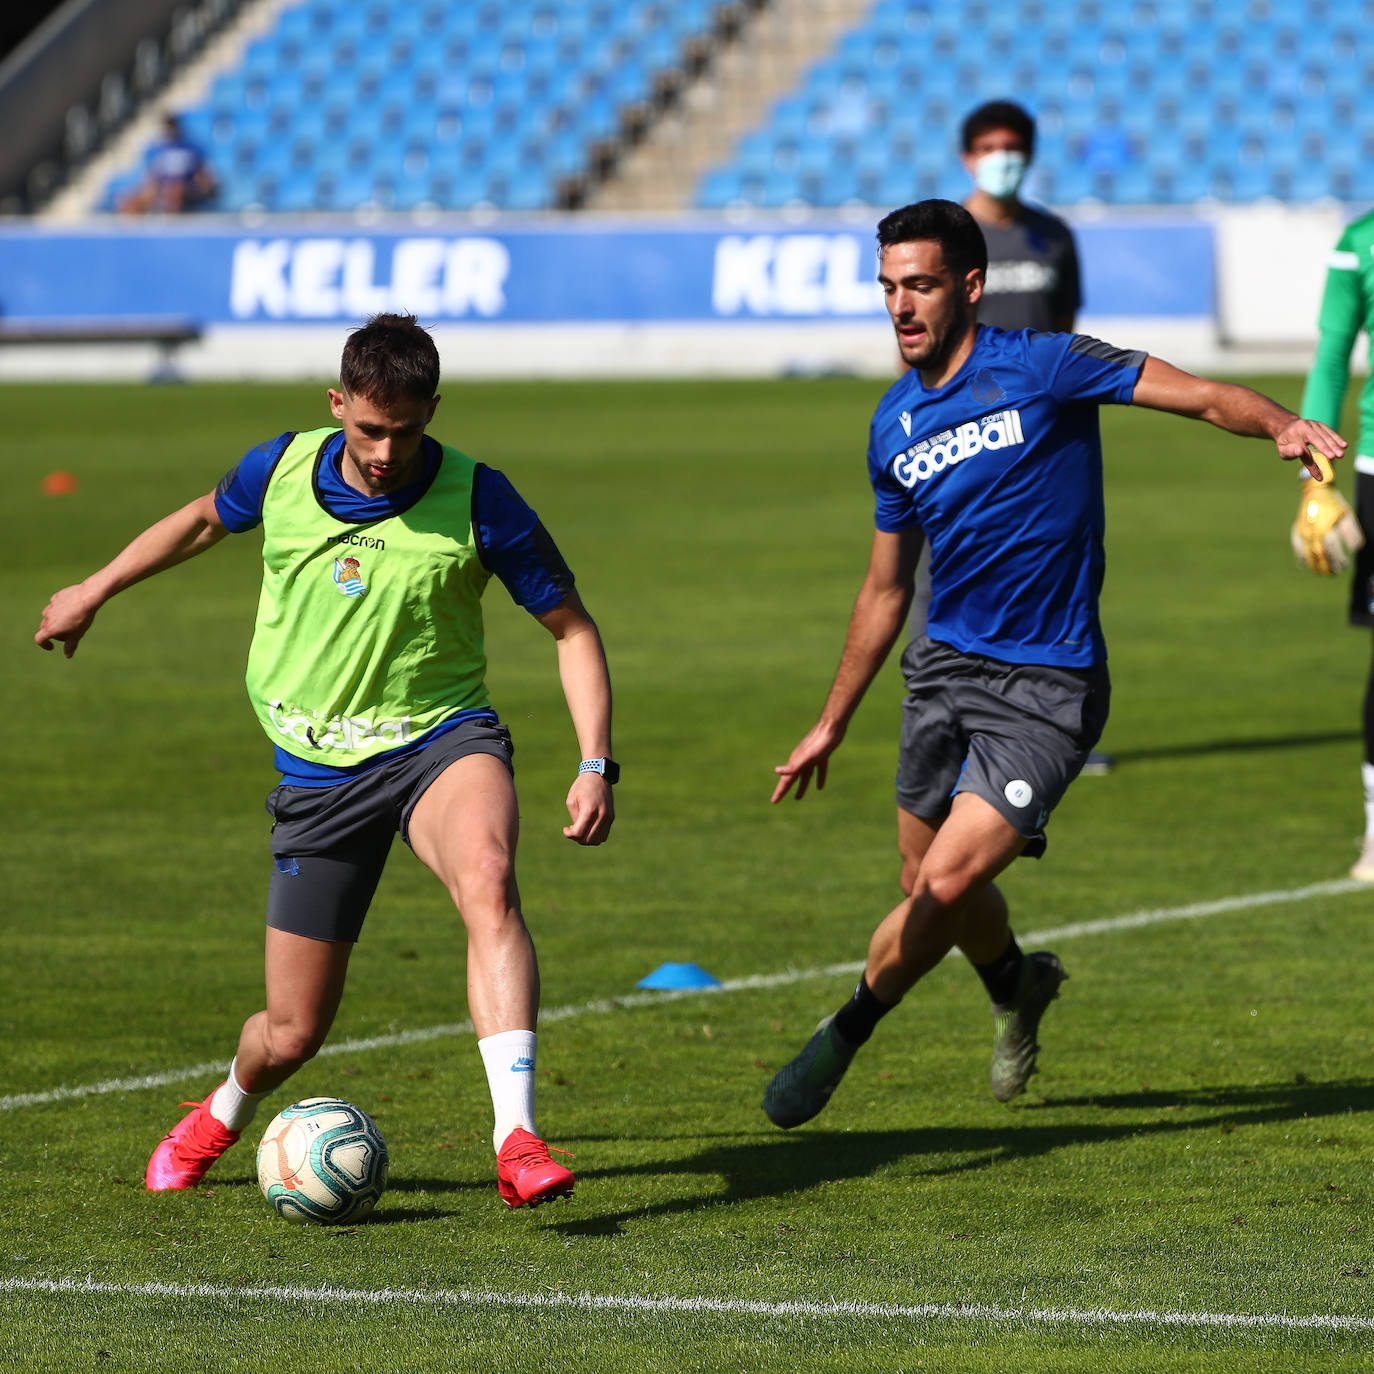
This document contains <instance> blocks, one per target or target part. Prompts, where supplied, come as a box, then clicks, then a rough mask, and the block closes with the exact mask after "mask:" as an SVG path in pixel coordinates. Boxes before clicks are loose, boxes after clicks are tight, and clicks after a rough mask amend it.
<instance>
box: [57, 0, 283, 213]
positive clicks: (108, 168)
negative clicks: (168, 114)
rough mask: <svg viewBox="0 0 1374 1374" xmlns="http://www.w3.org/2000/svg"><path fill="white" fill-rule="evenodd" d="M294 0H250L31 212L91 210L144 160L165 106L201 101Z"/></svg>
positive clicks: (177, 107)
mask: <svg viewBox="0 0 1374 1374" xmlns="http://www.w3.org/2000/svg"><path fill="white" fill-rule="evenodd" d="M296 3H298V0H253V3H248V4H245V5H244V6H243V8H242V9H241V10H240V11H239V13H238V15H237V16H236V18H235V19H234V20H233V22H232V23H230V24H229V25H227V26H226V27H225V29H224V30H223V31H222V32H221V33H219V34H217V35H216V36H215V37H214V38H213V39H212V40H211V41H210V42H209V43H207V44H206V45H205V47H204V48H203V49H202V50H201V51H200V53H198V54H197V56H196V58H195V60H194V61H192V62H190V63H188V64H187V66H186V67H184V68H183V69H182V70H181V71H180V72H178V73H177V74H176V75H175V76H173V77H172V79H171V81H170V82H168V84H167V85H166V87H164V88H163V89H162V90H161V91H159V92H158V94H157V96H156V98H155V99H153V100H150V101H149V102H148V103H147V104H146V105H145V106H144V107H143V108H142V109H141V110H140V111H139V112H138V114H136V115H135V116H134V118H133V119H131V120H130V121H129V123H128V125H127V126H126V127H125V128H124V129H123V130H122V131H121V132H120V134H119V135H118V137H116V138H113V139H111V140H110V142H109V143H108V144H107V145H106V146H105V147H103V148H102V149H101V150H100V152H99V153H97V154H96V156H95V157H93V158H92V159H91V160H90V161H89V162H88V163H87V164H86V165H85V166H84V167H82V169H81V171H80V173H79V174H78V175H77V176H75V177H73V178H72V180H71V181H70V182H69V183H68V184H67V185H66V186H64V187H63V188H62V190H61V191H60V192H58V194H57V195H55V196H54V197H53V199H52V200H51V201H50V202H49V203H48V204H47V205H46V206H45V207H44V208H43V210H42V211H41V212H40V213H39V214H37V215H35V216H34V218H35V220H37V221H40V222H46V223H50V224H51V223H71V222H74V221H77V220H81V219H85V218H86V217H87V216H88V215H92V214H95V213H96V212H97V211H98V210H99V208H100V204H101V201H102V200H103V198H104V195H105V188H106V187H107V186H108V185H109V182H110V178H111V177H113V176H114V175H115V174H116V173H118V172H121V171H124V170H125V169H127V168H129V167H138V166H141V165H142V163H143V154H144V152H145V150H146V149H147V148H148V145H149V144H151V143H153V142H155V141H156V140H157V138H158V137H159V136H160V135H161V132H162V115H163V112H164V111H165V110H184V109H187V108H188V107H190V106H192V105H197V104H199V103H200V102H201V101H202V100H203V99H204V98H205V96H206V95H207V94H208V92H209V90H210V87H211V85H212V84H213V83H214V79H215V77H217V76H218V75H219V74H220V73H221V72H224V71H228V70H229V69H230V68H232V67H235V66H237V65H238V63H239V62H240V60H241V59H242V57H243V54H244V50H245V49H246V48H247V46H248V44H249V43H251V42H252V41H253V39H255V38H258V37H260V36H261V35H262V34H264V33H266V32H268V30H270V29H271V28H272V27H273V25H275V24H276V22H277V18H278V16H279V15H280V14H281V12H282V10H284V9H287V8H288V7H289V6H291V5H293V4H296Z"/></svg>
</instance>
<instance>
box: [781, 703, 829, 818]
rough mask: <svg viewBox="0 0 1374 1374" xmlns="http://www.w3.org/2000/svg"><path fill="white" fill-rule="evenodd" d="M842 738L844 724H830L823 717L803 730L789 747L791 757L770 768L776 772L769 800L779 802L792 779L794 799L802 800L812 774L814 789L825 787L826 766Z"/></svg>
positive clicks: (790, 786) (785, 793)
mask: <svg viewBox="0 0 1374 1374" xmlns="http://www.w3.org/2000/svg"><path fill="white" fill-rule="evenodd" d="M843 738H844V726H842V725H831V724H829V723H828V722H826V721H823V720H818V721H817V722H816V723H815V725H813V726H812V727H811V729H810V730H808V731H807V732H806V735H805V737H804V738H803V739H802V742H801V743H800V744H799V745H797V747H796V748H795V749H794V750H793V751H792V756H791V758H789V759H788V760H787V762H786V763H780V764H778V765H777V766H776V767H775V768H774V769H773V771H774V772H775V773H776V774H777V775H778V784H777V786H776V787H775V788H774V789H773V797H772V800H773V801H774V802H780V801H781V800H782V799H783V798H784V797H785V796H786V795H787V794H788V793H789V792H790V791H791V790H792V785H793V783H795V784H796V786H797V800H798V801H801V799H802V798H803V797H804V796H805V795H806V789H807V788H808V787H809V786H810V785H811V777H812V774H814V775H815V778H816V790H817V791H819V790H820V789H821V788H822V787H824V786H825V775H826V770H827V768H828V767H829V765H830V756H831V754H833V753H834V752H835V750H836V749H838V748H839V744H840V741H841V740H842V739H843Z"/></svg>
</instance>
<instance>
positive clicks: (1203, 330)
mask: <svg viewBox="0 0 1374 1374" xmlns="http://www.w3.org/2000/svg"><path fill="white" fill-rule="evenodd" d="M1344 217H1345V216H1344V214H1343V212H1342V211H1341V210H1340V209H1339V208H1338V207H1332V208H1329V209H1316V210H1303V211H1283V210H1275V209H1248V210H1231V211H1218V212H1215V213H1210V214H1196V215H1180V214H1177V213H1174V214H1164V213H1154V214H1147V213H1141V214H1135V215H1124V214H1120V213H1116V214H1111V215H1106V214H1104V215H1101V216H1093V217H1089V216H1086V215H1080V216H1078V217H1076V218H1075V222H1074V227H1075V230H1076V233H1077V236H1078V240H1079V246H1080V253H1081V257H1082V262H1083V276H1084V295H1085V304H1084V310H1083V314H1082V317H1081V320H1080V327H1081V328H1082V329H1083V330H1084V331H1085V332H1090V333H1096V334H1099V335H1101V336H1102V337H1104V338H1107V339H1110V340H1111V341H1113V342H1116V343H1119V344H1122V345H1124V346H1130V347H1141V348H1146V349H1149V350H1150V351H1152V352H1155V353H1158V354H1160V355H1161V356H1163V357H1166V358H1169V359H1170V360H1171V361H1174V362H1177V363H1179V364H1180V365H1181V366H1185V367H1190V368H1197V369H1202V370H1210V371H1224V370H1248V369H1252V368H1255V367H1272V368H1274V369H1275V370H1290V369H1297V368H1301V367H1303V366H1305V364H1306V360H1307V357H1308V355H1309V354H1310V350H1311V347H1312V343H1313V340H1314V338H1315V321H1316V316H1317V307H1318V303H1319V300H1320V294H1321V288H1322V281H1323V277H1324V271H1325V260H1326V257H1327V254H1328V252H1329V250H1330V248H1331V246H1332V245H1333V244H1334V242H1335V240H1336V238H1337V236H1338V234H1339V231H1340V226H1341V223H1342V222H1343V219H1344ZM875 218H876V217H875V216H873V215H867V216H865V217H863V218H861V219H859V218H855V217H853V216H849V215H845V216H840V215H828V216H823V215H819V214H817V215H813V216H808V217H806V218H805V219H802V220H798V219H796V218H793V217H782V216H774V217H771V218H764V217H752V218H750V219H748V220H744V221H739V222H736V221H733V220H729V219H720V218H711V219H707V218H695V217H692V218H683V219H679V220H672V221H640V220H625V219H618V220H612V219H592V220H589V219H581V218H549V219H544V220H526V221H507V220H476V219H472V218H453V217H444V218H441V219H435V220H434V221H433V222H429V223H424V224H419V223H417V222H415V221H413V220H405V221H398V220H391V221H388V220H384V219H383V220H376V221H368V222H366V223H365V224H364V223H361V222H360V221H358V220H356V219H349V220H337V219H320V220H315V221H311V222H302V221H291V222H281V221H277V220H271V221H266V220H264V221H262V222H260V223H256V224H246V223H244V222H242V221H239V220H234V221H227V220H215V219H211V218H208V217H206V218H200V217H197V218H189V219H184V220H179V221H174V222H162V223H158V222H153V221H135V222H119V221H101V222H99V223H94V222H93V223H90V224H86V225H81V226H74V227H70V228H64V229H61V230H52V229H49V230H46V231H38V230H36V229H35V228H33V227H32V226H29V225H11V226H9V227H0V340H3V337H4V333H3V331H4V327H5V326H7V325H8V326H9V327H10V328H12V329H21V328H22V329H23V330H25V331H27V333H28V334H29V335H30V336H32V335H33V334H34V333H35V332H39V333H41V332H42V331H43V330H44V329H45V328H48V329H51V330H53V331H60V330H75V331H77V332H79V331H80V330H81V329H82V327H83V324H87V325H90V326H91V327H92V328H93V329H95V328H99V327H101V326H108V325H109V324H111V323H115V324H118V323H119V322H121V321H123V322H125V323H127V324H129V325H130V327H135V326H136V325H137V323H138V321H139V320H144V321H152V322H153V323H156V322H157V321H163V322H165V321H168V320H173V319H176V320H189V321H193V322H195V323H196V324H197V325H199V326H200V327H201V328H202V330H203V336H202V338H201V339H200V340H199V341H197V342H194V343H190V344H186V345H184V346H182V347H181V348H180V349H179V350H177V352H176V356H175V359H174V364H175V368H176V370H177V371H178V372H179V373H180V375H183V376H187V377H216V378H229V377H242V378H269V379H270V378H282V379H286V378H324V377H329V376H331V375H332V374H333V371H334V369H335V367H336V365H337V359H338V352H339V347H340V344H341V341H342V338H343V336H344V334H345V332H346V330H347V328H349V327H350V326H351V325H352V324H354V323H356V322H357V321H358V320H359V319H361V318H362V317H364V316H365V315H367V314H368V313H370V312H372V311H375V310H381V309H392V308H403V309H411V310H414V311H415V312H416V313H417V314H419V315H420V317H421V318H422V319H423V320H424V321H425V322H426V323H428V324H431V325H432V326H433V327H434V329H435V332H436V336H437V337H438V339H439V342H440V345H441V348H442V350H443V355H444V359H445V366H446V370H447V371H448V372H449V374H450V375H457V376H474V377H479V376H480V377H499V376H529V375H542V376H559V377H571V376H597V375H619V376H673V375H679V376H681V375H697V376H701V375H754V376H761V375H779V374H787V373H804V374H811V373H821V372H852V373H863V374H873V375H882V374H885V373H889V372H890V371H891V368H892V365H893V357H894V351H895V350H894V344H893V342H892V337H891V332H890V329H889V328H888V327H887V324H886V317H885V314H884V311H883V305H882V299H881V293H880V292H879V290H878V288H877V286H876V284H875V282H874V280H873V272H874V246H873V221H874V219H875ZM166 363H167V357H166V354H165V353H164V352H161V351H159V350H157V349H155V348H153V347H152V346H150V345H143V344H137V343H130V344H121V345H117V346H112V345H108V344H107V345H95V344H85V345H76V344H70V345H61V346H59V345H56V344H52V343H44V344H34V345H23V346H21V345H18V344H13V343H10V344H3V345H0V378H12V379H14V378H38V377H49V376H51V377H77V376H81V377H131V378H138V377H147V376H149V375H151V374H152V373H153V372H154V371H156V370H158V369H161V370H162V371H163V372H164V373H165V372H166Z"/></svg>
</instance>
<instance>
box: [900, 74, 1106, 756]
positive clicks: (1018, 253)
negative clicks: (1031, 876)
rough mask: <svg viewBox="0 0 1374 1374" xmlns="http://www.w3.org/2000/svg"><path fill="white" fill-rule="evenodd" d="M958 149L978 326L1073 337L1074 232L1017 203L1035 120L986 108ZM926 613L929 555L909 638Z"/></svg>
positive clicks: (1002, 107)
mask: <svg viewBox="0 0 1374 1374" xmlns="http://www.w3.org/2000/svg"><path fill="white" fill-rule="evenodd" d="M959 147H960V160H961V161H962V162H963V164H964V170H965V171H966V172H967V173H968V175H969V178H970V179H971V180H972V182H973V190H972V191H971V192H970V193H969V194H968V196H966V197H965V199H964V206H965V208H966V209H967V210H968V212H969V213H970V214H971V215H972V216H973V217H974V219H976V220H977V221H978V223H979V225H980V226H981V228H982V230H983V237H984V239H985V240H986V241H987V245H988V274H987V281H986V283H985V285H984V291H983V299H982V301H981V302H980V303H979V306H978V320H979V323H981V324H990V325H992V326H994V327H995V328H997V329H1038V330H1041V331H1043V332H1058V333H1070V334H1071V333H1072V332H1073V327H1074V322H1075V320H1076V319H1077V316H1078V308H1079V306H1080V305H1081V304H1082V288H1081V286H1080V283H1079V273H1078V249H1077V247H1076V245H1075V244H1074V238H1073V232H1072V230H1070V228H1069V226H1068V225H1067V224H1065V223H1064V221H1063V220H1062V219H1060V218H1059V217H1058V216H1057V215H1052V214H1050V212H1049V211H1048V210H1042V209H1038V208H1037V207H1035V206H1031V205H1027V204H1026V203H1025V201H1023V200H1022V199H1021V185H1022V183H1023V182H1024V181H1025V178H1026V173H1027V171H1028V170H1029V169H1030V164H1031V158H1032V157H1033V156H1034V154H1035V121H1034V120H1033V119H1032V118H1031V117H1030V115H1029V114H1027V112H1026V111H1025V110H1024V109H1023V108H1022V107H1021V106H1020V105H1018V104H1016V103H1015V102H1014V101H1011V100H991V101H988V102H987V103H986V104H984V105H980V106H979V107H978V108H977V109H976V110H973V111H971V112H970V113H969V114H968V115H967V116H966V117H965V119H964V122H963V125H962V126H961V127H960V130H959ZM929 606H930V550H929V549H928V548H927V549H925V550H924V551H923V552H922V554H921V561H920V564H919V565H918V567H917V569H916V595H915V596H914V597H913V599H912V603H911V633H912V637H913V638H916V637H919V636H920V635H922V634H924V633H925V623H926V612H927V610H928V608H929ZM1113 762H1114V760H1113V759H1112V756H1111V755H1110V754H1107V753H1104V752H1102V751H1101V750H1098V749H1094V750H1092V751H1091V752H1090V753H1089V755H1088V758H1087V761H1086V762H1085V763H1084V765H1083V772H1084V773H1087V774H1100V773H1108V772H1110V771H1111V768H1112V764H1113Z"/></svg>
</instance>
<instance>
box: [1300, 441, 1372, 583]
mask: <svg viewBox="0 0 1374 1374" xmlns="http://www.w3.org/2000/svg"><path fill="white" fill-rule="evenodd" d="M1315 456H1316V459H1317V465H1318V468H1319V469H1320V473H1321V481H1320V485H1319V484H1318V483H1317V482H1315V481H1314V482H1303V483H1302V494H1301V495H1300V496H1299V497H1298V518H1297V519H1296V520H1295V521H1294V522H1293V530H1292V535H1291V539H1292V545H1293V557H1294V558H1296V559H1297V561H1298V562H1299V563H1301V564H1302V565H1303V566H1304V567H1308V568H1311V570H1312V571H1313V572H1314V573H1320V574H1321V575H1322V576H1323V577H1333V576H1334V575H1335V574H1337V573H1340V572H1344V571H1345V570H1346V568H1348V567H1349V566H1350V562H1351V560H1352V559H1353V558H1354V556H1355V554H1356V553H1358V552H1359V550H1360V549H1362V548H1363V547H1364V531H1363V530H1362V529H1360V522H1359V521H1358V520H1357V519H1356V518H1355V512H1354V511H1352V510H1351V509H1350V506H1349V504H1348V503H1347V501H1346V499H1345V497H1343V496H1342V495H1341V494H1340V492H1338V491H1337V490H1336V488H1335V485H1334V483H1333V482H1332V480H1331V478H1332V472H1331V464H1330V463H1329V462H1328V461H1327V459H1326V456H1325V455H1324V454H1322V453H1318V454H1316V455H1315Z"/></svg>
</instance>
